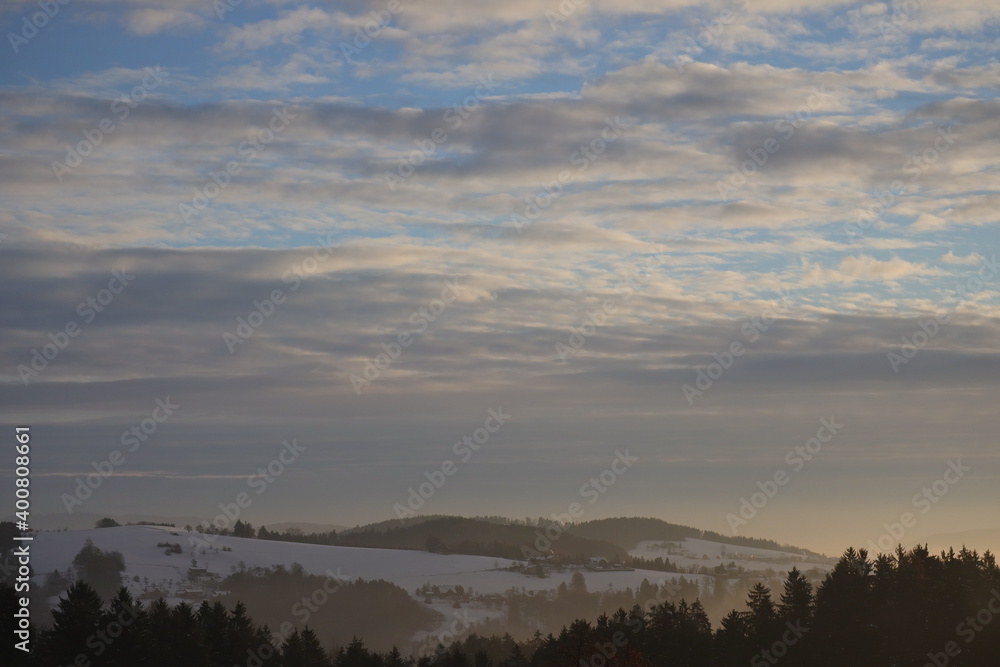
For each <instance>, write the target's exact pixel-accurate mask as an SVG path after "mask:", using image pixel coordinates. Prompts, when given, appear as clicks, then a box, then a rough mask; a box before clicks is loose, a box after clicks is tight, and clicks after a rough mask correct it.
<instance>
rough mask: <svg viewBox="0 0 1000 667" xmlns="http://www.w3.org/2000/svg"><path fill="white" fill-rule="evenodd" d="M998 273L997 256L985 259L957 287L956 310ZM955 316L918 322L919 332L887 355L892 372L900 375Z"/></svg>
mask: <svg viewBox="0 0 1000 667" xmlns="http://www.w3.org/2000/svg"><path fill="white" fill-rule="evenodd" d="M997 273H1000V267H998V266H997V258H996V255H994V256H993V257H992V259H986V258H985V257H984V258H983V260H982V262H981V263H980V265H979V269H978V270H977V271H976V273H975V275H972V276H969V278H967V279H966V281H965V282H964V283H959V284H958V285H956V286H955V292H956V293H957V294H958V297H959V303H958V305H957V306H955V310H957V309H958V308H960V307H961V306H962V304H964V303H967V302H968V301H969V300H970V299H971V298H972V295H974V294H976V293H978V292H981V291H982V290H983V289H985V287H986V283H988V282H990V281H991V280H993V279H994V278H995V277H996V275H997ZM953 314H954V313H951V314H949V313H943V312H942V313H937V314H935V315H934V317H932V318H927V319H926V320H917V326H918V328H917V330H916V331H914V332H913V333H912V334H910V335H909V337H907V336H903V337H902V344H901V345H900V346H899V349H898V350H890V351H889V352H888V353H886V358H887V359H888V360H889V366H890V368H892V372H893V373H897V374H898V373H899V369H900V368H901V367H903V366H905V365H906V364H908V363H910V361H912V360H913V358H914V357H916V356H917V353H918V352H920V350H922V349H924V348H925V347H927V345H928V343H930V342H931V340H933V339H934V337H935V336H937V335H938V334H939V333H941V328H942V327H943V326H944V325H945V324H947V323H948V322H949V321H950V320H951V318H952V316H953Z"/></svg>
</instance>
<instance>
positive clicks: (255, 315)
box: [222, 234, 337, 354]
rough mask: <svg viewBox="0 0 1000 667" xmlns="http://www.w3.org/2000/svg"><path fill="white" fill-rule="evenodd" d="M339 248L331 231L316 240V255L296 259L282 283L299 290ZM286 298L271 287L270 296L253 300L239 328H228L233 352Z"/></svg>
mask: <svg viewBox="0 0 1000 667" xmlns="http://www.w3.org/2000/svg"><path fill="white" fill-rule="evenodd" d="M335 247H337V243H336V241H334V240H333V235H332V234H327V235H326V239H321V238H318V239H316V244H315V245H314V246H313V248H312V255H311V256H310V257H306V258H305V259H304V260H302V261H301V262H295V263H294V264H292V265H291V266H290V267H289V268H288V270H287V271H285V272H284V273H282V274H281V282H282V284H283V285H289V286H290V287H289V288H288V293H289V294H290V293H291V292H294V291H296V290H297V289H299V287H301V286H302V283H303V282H305V281H306V280H308V279H309V278H311V277H312V276H313V274H315V273H316V272H317V271H318V270H319V268H320V265H321V264H323V263H324V262H325V261H326V260H328V259H330V257H331V251H332V250H333V249H334V248H335ZM286 299H287V295H286V293H285V291H284V290H283V289H281V288H275V289H273V290H271V292H270V294H269V295H267V296H265V297H263V298H261V299H254V300H253V302H252V304H253V308H252V309H251V310H250V312H249V313H248V314H247V316H246V317H243V316H239V317H237V318H236V328H235V329H233V331H232V332H229V331H224V332H223V333H222V342H223V343H225V344H226V349H228V350H229V354H235V353H236V347H237V346H238V345H242V344H243V343H245V342H247V341H248V340H250V338H251V337H252V336H253V335H254V333H255V332H256V331H257V329H259V328H260V327H261V326H263V325H264V322H266V321H267V320H269V319H271V316H272V315H274V313H275V311H276V310H277V308H278V306H280V305H282V304H284V303H285V301H286Z"/></svg>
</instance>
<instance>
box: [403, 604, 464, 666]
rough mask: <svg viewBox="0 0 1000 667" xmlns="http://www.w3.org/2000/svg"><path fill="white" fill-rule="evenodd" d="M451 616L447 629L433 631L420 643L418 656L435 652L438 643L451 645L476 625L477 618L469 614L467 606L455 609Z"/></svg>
mask: <svg viewBox="0 0 1000 667" xmlns="http://www.w3.org/2000/svg"><path fill="white" fill-rule="evenodd" d="M451 616H452V621H451V623H450V624H449V625H448V627H447V629H445V630H442V631H441V632H438V633H433V632H432V633H430V634H428V635H427V636H426V637H424V639H423V640H422V641H420V642H419V643H418V645H417V651H416V653H417V655H416V657H417V658H424V657H427V656H429V655H431V654H433V653H434V652H435V651H436V650H437V647H438V645H441V646H448V645H450V644H451V643H452V642H454V641H455V640H456V639H458V638H459V637H461V636H462V635H464V634H466V633H467V632H469V630H472V629H473V628H474V627H475V625H476V622H475V619H473V618H472V617H471V616H470V615H469V610H468V609H467V608H462V610H461V611H460V612H459V611H453V612H452V613H451Z"/></svg>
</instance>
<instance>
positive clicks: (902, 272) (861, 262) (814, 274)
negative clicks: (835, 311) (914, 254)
mask: <svg viewBox="0 0 1000 667" xmlns="http://www.w3.org/2000/svg"><path fill="white" fill-rule="evenodd" d="M806 268H808V267H806ZM934 274H935V271H934V270H933V269H930V268H928V267H926V266H924V265H921V264H915V263H912V262H908V261H906V260H904V259H900V258H899V257H894V258H892V259H890V260H886V261H882V260H878V259H875V258H874V257H870V256H868V255H861V256H850V257H845V258H844V259H843V260H841V262H840V264H839V265H838V266H837V268H823V267H820V266H814V267H813V268H811V269H810V270H809V272H808V274H807V276H806V280H807V281H808V282H809V283H810V284H815V285H822V284H826V283H829V282H841V283H853V282H857V281H870V280H877V281H888V282H895V281H897V280H899V279H901V278H908V277H914V276H921V275H934Z"/></svg>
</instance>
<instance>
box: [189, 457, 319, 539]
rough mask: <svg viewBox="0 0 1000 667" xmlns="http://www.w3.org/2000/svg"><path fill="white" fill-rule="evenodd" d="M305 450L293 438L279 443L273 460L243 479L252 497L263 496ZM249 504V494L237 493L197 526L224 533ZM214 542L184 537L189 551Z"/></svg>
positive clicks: (209, 536)
mask: <svg viewBox="0 0 1000 667" xmlns="http://www.w3.org/2000/svg"><path fill="white" fill-rule="evenodd" d="M305 450H306V446H305V445H300V444H299V443H298V440H297V439H295V438H292V441H291V442H289V441H288V440H282V442H281V449H280V450H279V451H278V454H277V456H275V457H274V458H273V459H271V460H270V461H269V462H268V463H267V465H265V466H262V467H260V468H258V469H257V472H255V473H253V474H252V475H250V476H249V477H247V486H248V487H250V488H251V489H254V493H255V495H257V496H259V495H260V494H262V493H264V492H265V491H267V489H268V488H269V487H270V486H271V485H272V484H274V483H275V482H276V481H277V480H278V478H279V477H281V475H282V474H284V472H285V469H286V468H287V467H288V466H290V465H292V464H293V463H295V462H296V461H297V460H298V459H299V457H300V456H301V455H302V452H304V451H305ZM253 501H254V499H253V497H251V496H250V494H249V493H247V492H246V491H240V492H239V493H237V494H236V496H235V497H234V498H233V501H232V502H230V503H219V510H220V512H219V514H216V515H215V518H213V519H212V520H211V521H209V520H208V519H206V520H204V521H202V522H201V523H200V524H199V526H200V527H203V528H206V529H207V528H209V527H211V526H214V527H215V528H216V529H217V530H226V529H228V528H230V527H232V526H234V525H235V524H236V522H237V521H238V520H239V518H240V514H241V513H242V511H243V510H245V509H247V508H249V507H250V506H251V505H253ZM216 539H217V537H216V536H215V535H211V534H203V533H199V536H198V537H196V536H194V535H188V543H189V544H190V545H191V546H193V547H208V546H211V544H212V542H214V541H215V540H216Z"/></svg>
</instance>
